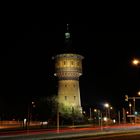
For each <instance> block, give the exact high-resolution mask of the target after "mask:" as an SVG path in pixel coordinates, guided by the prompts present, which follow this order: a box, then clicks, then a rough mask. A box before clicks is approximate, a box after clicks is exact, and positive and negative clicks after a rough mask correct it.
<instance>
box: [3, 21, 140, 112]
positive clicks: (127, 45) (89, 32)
mask: <svg viewBox="0 0 140 140" xmlns="http://www.w3.org/2000/svg"><path fill="white" fill-rule="evenodd" d="M65 30H66V24H44V23H41V22H40V23H38V24H34V23H31V22H29V23H26V24H21V25H20V24H18V23H17V26H15V28H14V30H12V31H9V32H8V33H9V37H8V39H6V46H7V48H6V49H4V50H2V51H1V52H2V54H1V70H2V71H1V93H0V109H1V112H4V110H6V109H8V110H9V111H11V112H15V111H21V110H22V108H24V106H25V105H26V104H27V102H28V100H32V99H37V98H40V97H45V96H50V95H55V94H57V79H56V77H54V75H53V73H54V61H53V60H52V56H55V55H56V54H59V53H62V52H63V50H64V49H65V46H64V33H65ZM70 32H71V37H72V48H73V50H74V51H75V52H76V53H79V54H81V55H83V56H84V57H85V58H84V60H83V75H82V76H81V77H80V86H81V87H80V90H81V103H82V106H91V107H94V106H102V104H103V103H104V102H109V103H110V104H111V105H112V106H114V107H115V108H121V107H122V106H123V104H124V95H125V94H128V95H129V96H136V93H137V91H138V90H140V70H139V69H138V68H137V67H134V66H132V65H131V60H132V59H133V58H134V57H139V58H140V32H96V31H95V27H94V26H93V25H92V24H70Z"/></svg>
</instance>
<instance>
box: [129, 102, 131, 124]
mask: <svg viewBox="0 0 140 140" xmlns="http://www.w3.org/2000/svg"><path fill="white" fill-rule="evenodd" d="M131 107H132V104H131V103H129V114H130V115H131ZM130 123H131V117H130Z"/></svg>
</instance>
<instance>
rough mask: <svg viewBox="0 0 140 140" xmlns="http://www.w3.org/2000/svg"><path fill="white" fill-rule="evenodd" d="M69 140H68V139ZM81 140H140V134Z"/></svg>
mask: <svg viewBox="0 0 140 140" xmlns="http://www.w3.org/2000/svg"><path fill="white" fill-rule="evenodd" d="M78 139H79V138H77V139H76V138H73V139H71V140H78ZM67 140H68V139H67ZM80 140H140V133H139V132H137V133H126V134H112V135H105V136H97V137H96V136H94V137H88V138H80Z"/></svg>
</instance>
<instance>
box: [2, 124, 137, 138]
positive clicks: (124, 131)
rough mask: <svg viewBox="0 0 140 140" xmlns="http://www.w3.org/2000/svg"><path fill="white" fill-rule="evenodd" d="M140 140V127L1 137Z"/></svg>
mask: <svg viewBox="0 0 140 140" xmlns="http://www.w3.org/2000/svg"><path fill="white" fill-rule="evenodd" d="M132 135H133V137H132V138H133V139H134V138H135V139H136V140H140V126H139V125H138V126H135V125H132V126H113V127H104V128H103V129H101V128H92V127H90V128H89V127H87V128H73V129H61V130H60V131H59V133H57V131H56V130H44V131H43V130H38V131H32V130H31V131H26V132H22V133H19V132H15V133H11V134H9V133H6V134H1V135H0V140H52V139H54V140H63V139H71V140H74V139H83V140H88V139H89V140H92V139H93V140H96V139H97V140H98V139H99V140H100V139H101V140H102V139H103V140H106V139H108V140H112V139H114V140H117V139H122V140H125V139H128V140H129V139H130V140H131V137H130V136H132Z"/></svg>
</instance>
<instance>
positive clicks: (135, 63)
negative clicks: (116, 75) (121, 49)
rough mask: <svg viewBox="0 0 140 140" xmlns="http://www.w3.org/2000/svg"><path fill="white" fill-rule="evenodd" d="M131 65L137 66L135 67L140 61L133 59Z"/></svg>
mask: <svg viewBox="0 0 140 140" xmlns="http://www.w3.org/2000/svg"><path fill="white" fill-rule="evenodd" d="M132 64H133V65H135V66H137V65H139V64H140V60H139V59H136V58H135V59H133V60H132Z"/></svg>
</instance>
